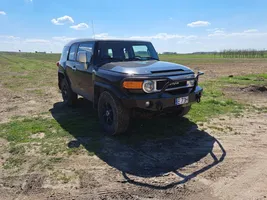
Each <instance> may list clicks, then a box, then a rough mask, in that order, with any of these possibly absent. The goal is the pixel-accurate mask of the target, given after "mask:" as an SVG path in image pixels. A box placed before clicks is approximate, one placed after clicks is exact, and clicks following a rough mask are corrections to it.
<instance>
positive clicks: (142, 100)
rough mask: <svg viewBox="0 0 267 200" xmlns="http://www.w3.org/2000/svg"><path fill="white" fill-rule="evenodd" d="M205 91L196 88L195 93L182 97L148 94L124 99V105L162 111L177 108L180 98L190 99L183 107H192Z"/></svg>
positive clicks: (167, 94)
mask: <svg viewBox="0 0 267 200" xmlns="http://www.w3.org/2000/svg"><path fill="white" fill-rule="evenodd" d="M202 92H203V89H202V88H201V87H199V86H197V87H196V88H195V90H194V91H191V92H190V93H187V94H182V95H171V94H169V93H163V94H161V95H159V94H157V93H155V94H146V95H141V96H138V95H135V96H131V97H130V98H127V99H122V103H123V105H124V106H125V107H126V108H129V109H131V108H140V109H144V110H148V111H162V110H164V109H167V108H171V107H177V106H176V105H175V99H176V98H179V97H186V96H188V97H189V103H188V104H184V105H182V106H188V105H191V104H192V103H194V102H198V101H200V98H201V95H202ZM148 101H149V102H150V106H146V102H148Z"/></svg>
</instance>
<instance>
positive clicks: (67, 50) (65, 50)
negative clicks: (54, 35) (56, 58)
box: [60, 47, 69, 62]
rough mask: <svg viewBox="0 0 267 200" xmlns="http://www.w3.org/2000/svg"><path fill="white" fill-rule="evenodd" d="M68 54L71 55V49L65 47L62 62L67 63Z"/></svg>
mask: <svg viewBox="0 0 267 200" xmlns="http://www.w3.org/2000/svg"><path fill="white" fill-rule="evenodd" d="M68 54H69V47H64V49H63V51H62V54H61V58H60V60H61V61H63V62H65V61H66V60H67V58H68Z"/></svg>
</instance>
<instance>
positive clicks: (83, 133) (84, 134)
mask: <svg viewBox="0 0 267 200" xmlns="http://www.w3.org/2000/svg"><path fill="white" fill-rule="evenodd" d="M59 57H60V55H59V54H33V53H28V54H25V53H21V54H11V53H0V67H1V74H0V84H1V85H2V86H3V87H4V88H7V89H9V90H11V91H13V92H16V93H18V94H20V93H21V94H23V95H28V96H31V97H38V98H39V99H40V98H42V97H45V96H46V95H47V94H46V90H47V88H52V89H53V90H55V91H56V90H57V68H56V65H55V63H56V61H58V59H59ZM160 58H161V59H162V60H165V61H169V62H175V63H181V64H185V65H186V64H199V63H220V62H230V61H231V62H233V60H232V59H225V58H217V57H213V55H160ZM234 62H239V60H238V59H237V60H235V61H234ZM266 83H267V74H257V75H247V76H234V77H223V78H219V79H217V80H209V81H205V82H203V83H201V86H203V88H204V94H203V98H202V102H201V103H200V104H194V105H193V106H192V110H191V111H190V113H189V114H188V116H187V118H183V119H180V120H179V121H177V119H176V118H164V117H159V118H156V119H153V120H150V119H141V120H134V121H133V122H132V125H131V127H130V128H129V133H128V134H127V135H122V136H119V137H117V138H115V140H116V141H117V142H120V143H122V144H127V145H128V144H130V145H135V143H139V142H142V141H145V140H157V139H160V138H162V137H171V136H173V135H179V134H183V133H185V132H186V130H188V128H190V127H192V126H193V125H195V123H201V122H205V121H207V120H209V119H210V118H212V117H215V116H218V115H221V114H229V113H233V114H235V115H239V114H240V113H241V112H242V110H243V109H244V108H246V107H247V106H248V105H243V104H241V103H239V102H236V101H234V100H233V99H231V98H228V97H226V96H225V95H224V93H223V88H224V87H229V86H235V87H236V86H239V85H242V86H246V85H251V84H255V85H258V84H261V85H266ZM26 88H27V89H26ZM83 103H84V102H82V104H83ZM85 104H86V105H87V106H84V105H81V106H80V107H78V108H76V109H68V108H62V109H61V108H60V109H56V108H53V109H52V110H51V114H52V116H53V118H44V117H42V116H43V114H44V115H47V112H45V113H40V116H38V117H28V118H25V119H22V118H19V117H16V116H14V117H12V120H11V121H10V122H8V123H4V124H0V138H4V139H6V140H7V141H8V142H9V148H8V151H9V153H10V157H9V158H8V159H7V160H6V162H5V164H4V168H5V169H12V168H16V167H19V166H20V165H23V163H24V162H25V159H26V157H27V156H28V155H27V154H28V149H33V144H37V147H39V148H36V150H35V151H36V152H35V153H36V155H42V156H44V157H45V158H47V159H48V160H47V161H39V162H38V163H36V165H42V166H43V167H44V166H47V167H51V165H49V164H47V163H60V162H61V161H62V156H64V157H65V156H71V155H76V154H81V153H86V152H87V154H88V155H90V156H92V155H95V154H97V153H99V152H100V151H101V149H102V148H103V145H104V144H105V143H104V142H103V133H102V131H101V129H100V127H99V124H98V119H97V114H96V112H95V111H94V110H92V108H91V105H88V103H87V102H85ZM89 107H90V108H89ZM14 109H15V108H14ZM39 133H44V138H38V137H33V135H35V134H39ZM111 139H112V138H111ZM70 141H75V142H76V143H78V145H77V146H75V147H74V148H73V147H68V146H69V144H70V143H69V142H70ZM33 156H34V155H33ZM63 179H65V178H63Z"/></svg>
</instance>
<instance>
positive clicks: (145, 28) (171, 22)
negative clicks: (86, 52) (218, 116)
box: [0, 0, 267, 53]
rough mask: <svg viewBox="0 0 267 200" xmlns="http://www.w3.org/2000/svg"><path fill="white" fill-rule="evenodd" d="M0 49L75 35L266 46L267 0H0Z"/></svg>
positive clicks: (35, 46)
mask: <svg viewBox="0 0 267 200" xmlns="http://www.w3.org/2000/svg"><path fill="white" fill-rule="evenodd" d="M0 2H1V3H0V26H1V29H0V51H4V50H8V51H18V50H19V49H20V50H22V51H31V52H32V51H36V50H37V51H47V52H50V51H53V52H60V51H61V49H62V47H63V46H64V44H65V43H66V42H68V41H69V40H71V39H74V38H85V37H86V38H90V37H92V35H93V30H92V21H93V22H94V32H95V37H96V38H104V39H107V38H112V39H116V38H118V39H139V40H150V41H151V42H152V43H153V44H154V46H155V47H156V49H157V50H158V51H159V52H163V51H176V52H180V53H186V52H195V51H214V50H217V51H219V50H223V49H229V48H232V49H243V48H256V49H265V48H267V23H266V18H267V12H266V8H267V1H266V0H256V1H253V2H252V1H247V0H243V1H241V0H234V1H233V0H223V1H220V0H217V1H211V0H209V1H208V0H201V1H196V0H194V1H193V0H187V1H185V0H182V1H180V0H169V1H167V0H166V1H162V0H161V1H159V0H154V1H148V0H147V1H144V0H135V1H122V0H120V1H119V0H112V1H111V0H98V1H92V0H75V1H68V0H0Z"/></svg>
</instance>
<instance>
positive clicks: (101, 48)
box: [97, 41, 159, 63]
mask: <svg viewBox="0 0 267 200" xmlns="http://www.w3.org/2000/svg"><path fill="white" fill-rule="evenodd" d="M158 59H159V58H158V54H157V52H156V51H155V49H154V47H153V45H152V44H151V43H150V42H135V41H101V42H99V43H98V49H97V62H99V63H105V62H116V61H134V60H158Z"/></svg>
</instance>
